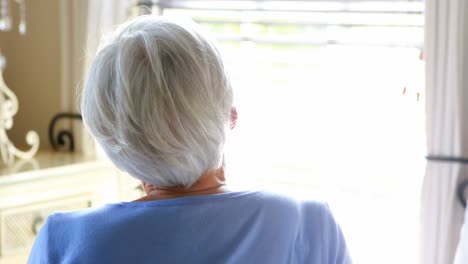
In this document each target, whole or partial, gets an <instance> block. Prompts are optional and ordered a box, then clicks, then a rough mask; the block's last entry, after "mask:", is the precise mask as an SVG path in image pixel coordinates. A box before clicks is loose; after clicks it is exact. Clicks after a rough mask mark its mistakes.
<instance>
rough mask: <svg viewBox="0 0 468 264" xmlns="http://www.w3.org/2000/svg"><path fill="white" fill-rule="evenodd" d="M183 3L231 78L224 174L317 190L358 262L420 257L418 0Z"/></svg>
mask: <svg viewBox="0 0 468 264" xmlns="http://www.w3.org/2000/svg"><path fill="white" fill-rule="evenodd" d="M162 2H164V1H162ZM174 2H175V1H174ZM180 2H181V3H185V4H187V5H186V6H175V7H174V8H170V6H164V5H163V7H164V8H163V9H162V13H169V14H179V15H185V16H190V17H192V18H193V19H194V20H196V21H198V22H199V23H200V24H201V26H202V27H203V28H204V29H206V31H208V32H209V33H210V34H211V35H213V36H214V37H215V38H216V39H217V40H218V42H219V46H220V49H221V53H222V55H223V56H224V59H225V62H226V65H227V67H228V69H229V72H230V75H231V79H232V82H233V85H234V89H235V104H236V106H237V109H238V112H239V120H238V124H237V127H236V129H235V130H233V132H232V133H233V135H232V137H231V141H230V142H229V143H228V150H227V157H226V159H227V160H228V162H227V164H228V166H229V167H228V171H229V172H230V175H229V178H228V180H229V181H230V182H231V183H232V184H234V185H256V186H260V187H261V188H267V189H273V190H276V191H280V192H285V193H289V194H291V195H295V196H298V197H302V198H317V199H325V200H326V201H328V203H329V204H330V207H331V208H332V210H333V211H334V212H335V214H336V217H337V219H338V221H339V222H340V224H341V226H342V228H343V230H344V233H345V235H346V238H347V241H348V244H349V248H350V252H351V254H352V257H353V259H354V262H355V263H360V264H374V263H379V264H390V263H391V264H393V263H400V264H405V263H408V264H413V263H417V256H418V232H419V225H418V224H419V211H418V210H419V187H420V185H421V179H422V176H423V172H424V171H423V170H424V155H425V132H424V64H423V61H422V60H421V58H420V57H421V50H422V47H423V26H424V15H423V2H422V1H410V2H405V1H399V2H396V1H373V2H370V1H369V2H363V1H324V2H326V3H324V4H320V5H319V4H318V3H317V2H316V1H258V2H257V1H237V2H239V3H237V4H236V5H235V7H234V2H235V1H180ZM189 2H193V3H192V4H194V3H195V2H196V3H198V6H190V5H189V4H190V3H189ZM202 2H213V3H210V6H211V7H212V8H206V5H203V3H202ZM215 2H216V3H215ZM241 2H242V3H241ZM205 4H206V3H205ZM300 5H303V6H300ZM211 9H217V10H211ZM256 9H259V10H256ZM284 10H286V11H284Z"/></svg>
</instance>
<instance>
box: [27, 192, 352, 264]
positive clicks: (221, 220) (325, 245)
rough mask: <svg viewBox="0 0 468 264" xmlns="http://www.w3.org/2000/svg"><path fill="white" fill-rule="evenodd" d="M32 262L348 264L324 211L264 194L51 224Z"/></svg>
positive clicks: (171, 202)
mask: <svg viewBox="0 0 468 264" xmlns="http://www.w3.org/2000/svg"><path fill="white" fill-rule="evenodd" d="M28 263H30V264H36V263H41V264H42V263H67V264H68V263H87V264H93V263H99V264H105V263H111V264H120V263H125V264H133V263H135V264H140V263H141V264H146V263H148V264H150V263H151V264H155V263H171V264H172V263H203V264H212V263H223V264H224V263H242V264H246V263H255V264H261V263H267V264H274V263H281V264H284V263H312V264H347V263H351V260H350V257H349V255H348V252H347V249H346V244H345V240H344V238H343V234H342V232H341V230H340V228H339V226H338V225H337V223H336V222H335V219H334V218H333V216H332V214H331V213H330V210H329V208H328V206H327V205H326V204H324V203H319V202H313V201H297V200H295V199H292V198H289V197H286V196H281V195H278V194H273V193H269V192H263V191H258V192H230V193H223V194H214V195H200V196H189V197H182V198H175V199H168V200H157V201H148V202H124V203H117V204H109V205H105V206H103V207H101V208H95V209H86V210H80V211H74V212H67V213H55V214H53V215H51V216H49V217H48V219H47V221H46V223H45V224H44V226H43V227H42V228H41V230H40V232H39V234H38V237H37V238H36V241H35V243H34V246H33V249H32V251H31V254H30V256H29V261H28Z"/></svg>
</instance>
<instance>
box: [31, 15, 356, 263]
mask: <svg viewBox="0 0 468 264" xmlns="http://www.w3.org/2000/svg"><path fill="white" fill-rule="evenodd" d="M82 114H83V117H84V120H85V123H86V125H87V127H88V128H89V130H90V131H91V133H92V134H93V136H94V137H95V139H96V141H97V142H98V143H99V144H100V146H101V147H102V148H103V149H104V151H105V152H106V153H107V155H108V156H109V158H110V159H111V160H112V161H113V162H114V163H115V165H116V166H117V167H119V168H120V169H121V170H123V171H125V172H128V173H129V174H130V175H132V176H133V177H135V178H137V179H139V180H141V181H142V183H143V186H144V190H145V192H146V196H145V197H143V198H141V199H139V200H137V201H133V202H122V203H116V204H108V205H105V206H103V207H100V208H92V209H86V210H80V211H75V212H63V213H55V214H53V215H51V216H49V217H48V219H47V221H46V223H45V225H44V226H43V228H42V229H41V231H40V233H39V235H38V237H37V238H36V241H35V244H34V246H33V249H32V251H31V254H30V258H29V263H88V264H90V263H99V264H103V263H109V264H119V263H136V264H139V263H148V264H150V263H151V264H153V263H205V264H206V263H256V264H258V263H267V264H271V263H314V264H321V263H323V264H331V263H333V264H338V263H339V264H342V263H351V261H350V258H349V255H348V253H347V249H346V244H345V241H344V238H343V235H342V232H341V230H340V228H339V226H338V225H337V224H336V222H335V220H334V218H333V216H332V214H331V213H330V210H329V208H328V207H327V205H326V204H323V203H319V202H313V201H306V202H305V201H297V200H294V199H292V198H288V197H285V196H280V195H277V194H273V193H269V192H264V191H234V190H230V189H229V188H228V187H227V186H226V181H225V177H224V159H223V149H224V144H225V142H226V138H227V136H228V134H229V131H230V129H232V128H234V126H235V123H236V118H237V113H236V110H235V108H234V107H233V95H232V88H231V85H230V83H229V79H228V77H227V75H226V72H225V69H224V66H223V62H222V60H221V57H220V55H219V53H218V51H217V50H216V48H215V46H214V45H213V43H211V42H210V41H209V40H208V39H207V38H206V37H205V36H204V35H203V34H202V33H201V32H200V31H199V30H198V29H197V27H196V25H194V23H186V22H179V21H175V20H172V19H168V18H163V17H156V16H141V17H138V18H136V19H134V20H132V21H130V22H127V23H125V24H123V25H122V26H120V27H119V28H118V29H117V30H115V32H113V33H112V34H111V35H110V36H109V37H108V38H107V39H106V40H105V41H104V43H103V44H102V45H101V47H100V50H99V52H98V53H97V55H96V58H95V60H94V62H93V64H92V66H91V69H90V71H89V76H88V79H87V82H86V85H85V89H84V92H83V98H82Z"/></svg>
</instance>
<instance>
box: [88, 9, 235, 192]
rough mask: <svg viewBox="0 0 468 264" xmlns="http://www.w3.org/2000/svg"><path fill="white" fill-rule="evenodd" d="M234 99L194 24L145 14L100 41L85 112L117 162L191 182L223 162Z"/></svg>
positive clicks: (169, 181)
mask: <svg viewBox="0 0 468 264" xmlns="http://www.w3.org/2000/svg"><path fill="white" fill-rule="evenodd" d="M232 103H233V95H232V88H231V85H230V82H229V78H228V77H227V74H226V72H225V69H224V66H223V62H222V60H221V56H220V54H219V52H218V51H217V49H216V47H215V46H214V45H213V43H212V42H211V41H210V40H209V39H208V38H207V37H206V36H204V35H203V34H202V33H201V32H200V29H198V28H197V25H196V24H195V23H193V22H189V21H182V22H181V21H178V20H174V19H169V18H165V17H157V16H153V15H148V16H140V17H137V18H135V19H133V20H131V21H129V22H127V23H125V24H123V25H121V26H119V27H118V28H117V29H116V30H115V31H114V32H113V33H111V34H110V35H109V36H108V37H107V38H106V39H105V41H103V42H102V44H101V46H100V49H99V51H98V53H97V55H96V57H95V59H94V62H93V63H92V65H91V67H90V70H89V73H88V77H87V80H86V83H85V88H84V91H83V95H82V103H81V109H82V115H83V118H84V121H85V123H86V125H87V127H88V128H89V130H90V131H91V133H92V134H93V136H94V137H95V139H96V141H97V142H98V143H99V144H100V145H101V147H102V148H103V149H104V151H105V152H106V153H107V155H108V156H109V158H110V159H111V160H112V161H113V162H114V163H115V164H116V166H117V167H119V168H120V169H122V170H124V171H126V172H128V173H129V174H131V175H132V176H134V177H135V178H137V179H140V180H142V181H144V182H147V183H152V184H155V185H158V186H166V187H167V186H185V187H189V186H191V185H192V184H193V183H195V182H196V181H197V180H198V178H199V177H200V176H201V175H202V174H203V173H205V172H207V171H209V170H213V169H217V168H219V167H221V166H222V162H223V153H224V144H225V141H226V134H227V132H228V131H229V123H230V117H231V115H230V112H231V108H232Z"/></svg>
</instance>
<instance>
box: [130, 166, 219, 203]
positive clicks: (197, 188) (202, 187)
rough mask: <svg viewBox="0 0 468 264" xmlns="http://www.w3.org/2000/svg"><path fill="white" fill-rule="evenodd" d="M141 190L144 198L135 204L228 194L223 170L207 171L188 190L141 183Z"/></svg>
mask: <svg viewBox="0 0 468 264" xmlns="http://www.w3.org/2000/svg"><path fill="white" fill-rule="evenodd" d="M143 189H144V190H145V192H146V196H145V197H142V198H140V199H138V200H136V201H135V202H144V201H152V200H164V199H172V198H179V197H184V196H192V195H206V194H217V193H224V192H228V189H227V187H226V179H225V177H224V169H223V168H220V169H217V170H213V171H209V172H207V173H205V174H203V175H202V176H201V177H200V178H199V179H198V181H196V182H195V183H194V184H193V185H192V186H190V187H189V188H186V187H159V186H156V185H154V184H150V183H145V182H143Z"/></svg>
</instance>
